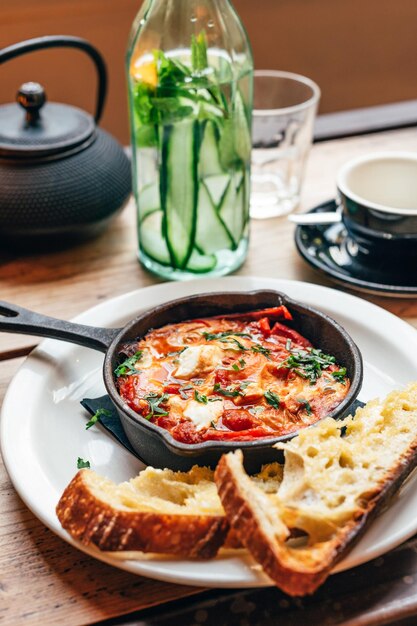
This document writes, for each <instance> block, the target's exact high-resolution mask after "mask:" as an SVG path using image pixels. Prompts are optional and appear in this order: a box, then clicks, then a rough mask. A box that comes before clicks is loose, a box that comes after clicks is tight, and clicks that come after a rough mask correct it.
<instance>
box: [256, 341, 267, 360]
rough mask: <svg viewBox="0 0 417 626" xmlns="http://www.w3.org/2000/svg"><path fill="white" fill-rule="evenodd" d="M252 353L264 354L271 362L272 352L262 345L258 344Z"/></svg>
mask: <svg viewBox="0 0 417 626" xmlns="http://www.w3.org/2000/svg"><path fill="white" fill-rule="evenodd" d="M251 350H252V352H255V353H259V354H263V355H264V356H265V357H266V358H267V359H269V360H271V350H269V348H265V346H262V345H261V344H260V343H256V344H255V345H254V346H252V348H251Z"/></svg>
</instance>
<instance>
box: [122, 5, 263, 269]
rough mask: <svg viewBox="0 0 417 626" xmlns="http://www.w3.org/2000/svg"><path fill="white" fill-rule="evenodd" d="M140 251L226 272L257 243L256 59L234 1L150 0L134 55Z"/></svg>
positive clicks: (171, 264)
mask: <svg viewBox="0 0 417 626" xmlns="http://www.w3.org/2000/svg"><path fill="white" fill-rule="evenodd" d="M127 73H128V85H129V104H130V122H131V136H132V153H133V190H134V194H135V199H136V204H137V210H138V239H139V250H138V255H139V259H140V261H141V262H142V263H143V265H144V266H145V267H146V268H147V269H149V270H150V271H152V272H154V273H155V274H158V275H159V276H162V277H164V278H169V279H186V278H192V277H195V276H196V275H198V274H204V275H209V276H219V275H222V274H227V273H229V272H231V271H233V270H234V269H236V268H237V267H239V265H241V264H242V262H243V261H244V259H245V256H246V253H247V247H248V232H249V194H250V185H249V177H250V154H251V147H252V146H251V117H252V83H253V61H252V54H251V49H250V45H249V42H248V39H247V36H246V32H245V30H244V28H243V26H242V24H241V22H240V20H239V18H238V16H237V15H236V12H235V11H234V9H233V7H232V5H231V4H230V2H229V0H147V1H145V2H144V4H143V5H142V9H141V11H140V12H139V15H138V17H137V18H136V20H135V23H134V24H133V27H132V33H131V37H130V42H129V50H128V55H127Z"/></svg>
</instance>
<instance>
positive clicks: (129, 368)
mask: <svg viewBox="0 0 417 626" xmlns="http://www.w3.org/2000/svg"><path fill="white" fill-rule="evenodd" d="M142 355H143V351H142V350H138V351H137V352H135V354H133V355H132V356H130V357H129V358H127V359H126V360H125V361H123V363H120V365H118V366H117V367H116V369H115V370H114V375H115V376H117V377H119V376H130V374H137V373H138V371H139V370H137V369H136V368H135V364H136V363H137V362H138V361H139V360H140V359H141V358H142Z"/></svg>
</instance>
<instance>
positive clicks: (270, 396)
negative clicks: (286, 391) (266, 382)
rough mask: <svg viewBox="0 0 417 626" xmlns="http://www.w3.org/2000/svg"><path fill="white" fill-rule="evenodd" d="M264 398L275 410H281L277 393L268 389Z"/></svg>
mask: <svg viewBox="0 0 417 626" xmlns="http://www.w3.org/2000/svg"><path fill="white" fill-rule="evenodd" d="M264 397H265V400H266V401H267V402H268V404H270V405H271V406H272V407H273V408H274V409H279V405H280V399H279V396H278V395H277V394H276V393H274V392H273V391H270V390H269V389H268V391H265V393H264Z"/></svg>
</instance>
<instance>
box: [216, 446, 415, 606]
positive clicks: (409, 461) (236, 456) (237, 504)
mask: <svg viewBox="0 0 417 626" xmlns="http://www.w3.org/2000/svg"><path fill="white" fill-rule="evenodd" d="M416 465H417V438H416V440H415V441H414V442H413V443H412V444H411V445H410V446H409V448H408V450H407V452H406V453H405V454H403V455H401V457H400V458H399V460H398V462H397V463H396V464H395V466H394V467H393V468H392V469H391V471H390V472H389V477H388V478H387V479H386V480H384V481H383V482H382V483H380V484H379V485H376V486H375V487H374V488H373V489H372V490H370V491H369V492H368V494H367V499H366V502H363V506H362V507H358V510H357V514H356V515H355V517H354V518H353V519H352V520H350V521H349V522H348V523H347V524H345V525H344V526H343V527H342V528H341V529H340V531H339V532H337V533H336V534H335V537H334V539H333V540H331V541H330V542H329V541H328V542H325V543H324V544H322V546H321V547H320V546H318V548H317V549H318V550H319V551H320V550H321V552H322V555H321V556H322V558H321V559H320V562H319V563H318V564H317V565H316V566H309V564H308V563H307V562H303V560H302V558H300V559H299V560H297V561H295V560H294V558H291V557H289V555H288V550H287V549H286V546H285V542H280V541H279V540H278V539H277V538H276V537H271V534H270V533H268V528H267V526H266V523H265V519H264V516H263V513H262V511H261V510H259V507H257V501H256V492H255V489H256V488H255V486H254V485H252V484H251V483H250V481H249V482H248V481H247V480H245V477H246V478H248V477H247V476H246V473H245V470H244V468H243V455H242V453H241V451H240V450H239V451H237V452H235V453H229V454H227V455H223V457H222V458H221V459H220V462H219V464H218V466H217V469H216V471H215V482H216V485H217V489H218V492H219V496H220V499H221V501H222V504H223V507H224V509H225V511H226V517H227V518H228V520H229V523H230V525H231V527H232V529H234V530H235V531H236V532H237V534H238V536H239V538H240V540H241V542H242V544H243V545H244V546H245V547H246V548H247V549H248V550H249V551H250V553H251V554H252V555H253V557H254V558H255V559H256V561H257V562H258V563H260V565H261V566H262V568H263V570H264V571H265V573H266V574H268V576H269V577H270V578H271V579H272V580H273V582H274V583H275V584H276V585H277V586H278V587H279V588H280V589H282V590H283V591H285V592H286V593H287V594H288V595H291V596H304V595H308V594H312V593H313V592H314V591H315V590H316V589H317V588H318V587H319V586H320V585H321V584H322V583H323V582H324V581H325V580H326V578H327V577H328V576H329V574H330V572H331V570H332V568H333V567H334V565H335V564H336V563H337V562H338V561H340V560H341V559H342V558H343V557H344V556H345V555H346V554H347V553H348V552H349V550H351V549H352V548H353V546H354V545H355V543H356V542H357V541H358V539H359V538H360V537H361V536H362V534H363V533H364V531H365V530H366V528H367V527H368V526H369V524H370V522H371V521H372V520H373V519H374V517H375V516H376V515H377V514H378V512H379V511H380V510H381V509H382V508H383V507H384V506H385V504H386V503H387V502H388V501H389V499H390V498H391V497H392V496H393V495H394V494H395V492H396V491H397V489H398V488H399V486H400V485H401V484H402V482H403V481H404V480H405V479H406V478H407V476H408V475H409V474H410V473H411V472H412V471H413V469H414V468H415V467H416Z"/></svg>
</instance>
